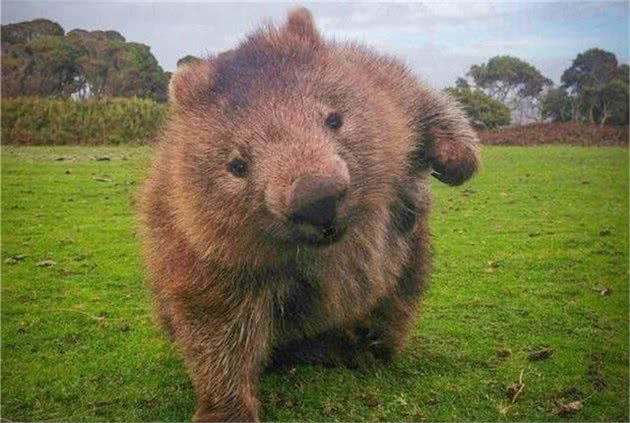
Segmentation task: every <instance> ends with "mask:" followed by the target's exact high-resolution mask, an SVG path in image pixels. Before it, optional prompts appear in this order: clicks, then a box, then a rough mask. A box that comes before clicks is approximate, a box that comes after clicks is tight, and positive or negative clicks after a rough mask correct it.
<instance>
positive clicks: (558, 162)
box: [1, 146, 629, 421]
mask: <svg viewBox="0 0 630 423" xmlns="http://www.w3.org/2000/svg"><path fill="white" fill-rule="evenodd" d="M2 153H3V154H2V260H3V262H2V385H1V393H2V417H3V418H6V419H9V420H65V421H68V420H70V421H97V420H98V421H139V420H142V421H155V420H178V421H182V420H186V419H188V418H190V416H191V414H192V411H193V396H192V395H193V394H192V390H191V387H190V383H189V381H188V379H187V376H186V373H185V371H184V369H183V366H182V363H181V361H180V359H179V356H178V355H177V353H176V352H175V351H174V350H173V349H172V348H171V347H170V346H169V344H168V342H167V341H166V340H165V338H164V337H163V336H162V335H161V334H160V332H159V331H158V330H157V329H156V328H155V326H154V324H153V323H152V320H151V312H150V307H149V302H148V296H147V293H146V291H145V288H144V285H143V281H142V273H141V266H140V261H139V257H138V240H137V239H136V237H135V221H134V218H133V214H132V211H131V210H132V207H131V203H132V198H133V194H134V192H135V191H136V189H137V183H138V181H139V178H140V177H141V174H142V169H143V168H144V167H145V165H146V163H147V160H148V158H149V150H148V149H146V148H142V147H109V148H106V147H100V148H88V147H57V148H46V147H28V148H27V147H24V148H10V147H8V148H7V147H4V148H3V150H2ZM105 155H107V156H109V157H110V158H111V160H110V161H96V160H94V158H95V157H97V156H105ZM60 157H64V158H65V160H63V161H58V160H56V159H59V158H60ZM627 157H628V152H627V150H625V149H620V148H580V147H558V146H554V147H551V146H550V147H537V148H518V147H495V148H485V150H484V152H483V158H484V163H485V166H484V169H483V171H482V172H481V174H480V175H479V176H478V177H477V178H476V179H475V180H474V181H472V182H471V183H470V184H467V185H465V186H463V187H461V188H449V187H446V186H443V185H440V184H439V183H437V182H436V183H435V184H434V192H435V197H436V200H435V210H434V214H433V218H432V230H433V235H434V251H435V272H434V277H433V284H432V287H431V289H430V290H429V292H428V295H427V296H426V297H425V300H424V303H423V307H422V312H421V318H420V319H419V320H418V324H417V326H416V329H415V331H414V333H413V337H412V340H411V343H410V345H409V346H408V348H407V349H406V350H405V351H404V352H403V353H402V354H401V355H400V356H399V357H397V359H396V360H395V362H394V363H393V364H392V365H391V366H388V367H376V368H373V369H370V370H366V371H357V370H348V369H326V368H320V367H309V366H302V367H298V368H297V369H295V370H292V371H288V372H280V373H271V374H265V376H264V377H263V381H262V387H261V394H260V399H261V402H262V404H263V413H262V417H263V418H264V419H266V420H282V421H288V420H292V421H295V420H310V421H322V420H324V421H330V420H335V421H348V420H352V421H362V420H389V421H401V420H434V421H435V420H440V421H460V420H469V421H470V420H476V421H510V420H517V421H523V420H545V421H556V420H572V421H627V420H628V359H629V355H628V283H627V280H628V158H627ZM16 255H26V257H25V258H23V259H22V260H18V261H17V263H15V264H6V263H5V260H7V259H9V258H10V257H13V256H16ZM43 260H53V261H54V262H55V263H56V265H54V266H51V267H40V266H37V263H39V262H41V261H43ZM9 261H11V260H9ZM602 289H609V291H608V295H601V294H600V290H602ZM546 347H548V348H552V349H553V350H554V353H553V355H552V356H551V357H549V358H547V359H546V360H542V361H529V360H528V353H529V352H531V351H535V350H540V349H542V348H546ZM502 348H509V349H510V350H511V351H512V355H511V356H510V357H507V358H499V357H497V355H496V351H497V350H498V349H502ZM521 373H522V374H523V378H522V381H523V383H524V384H525V388H524V390H523V391H522V392H521V393H520V395H519V396H518V397H517V399H516V401H515V402H514V403H513V404H512V403H511V402H510V401H509V400H508V399H507V396H506V389H507V387H508V386H509V385H511V384H513V383H516V382H518V380H519V377H520V374H521ZM575 400H581V401H582V404H583V408H582V409H581V410H579V411H577V412H576V413H575V414H572V415H569V416H566V417H562V416H558V415H557V412H558V409H559V407H560V405H561V404H566V403H568V402H571V401H575Z"/></svg>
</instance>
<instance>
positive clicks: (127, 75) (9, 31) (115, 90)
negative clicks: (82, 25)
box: [2, 19, 170, 101]
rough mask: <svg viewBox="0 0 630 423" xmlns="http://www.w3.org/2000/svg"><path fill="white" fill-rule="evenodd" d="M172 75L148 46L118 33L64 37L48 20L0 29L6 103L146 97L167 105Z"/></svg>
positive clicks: (77, 31)
mask: <svg viewBox="0 0 630 423" xmlns="http://www.w3.org/2000/svg"><path fill="white" fill-rule="evenodd" d="M169 77H170V74H169V73H168V72H164V71H163V70H162V68H161V67H160V65H159V64H158V62H157V60H156V59H155V57H154V56H153V54H152V53H151V49H150V48H149V46H146V45H144V44H139V43H133V42H127V41H126V40H125V38H124V37H123V36H122V35H121V34H119V33H118V32H115V31H91V32H89V31H84V30H81V29H75V30H73V31H70V32H68V33H67V34H65V33H64V30H63V28H62V27H61V26H60V25H59V24H57V23H55V22H51V21H48V20H45V19H38V20H35V21H30V22H21V23H17V24H10V25H4V26H2V94H3V96H4V97H16V96H46V97H49V96H51V97H61V98H67V97H70V96H75V97H81V98H86V97H119V96H122V97H132V96H137V97H146V98H151V99H153V100H156V101H165V100H166V97H167V86H168V79H169Z"/></svg>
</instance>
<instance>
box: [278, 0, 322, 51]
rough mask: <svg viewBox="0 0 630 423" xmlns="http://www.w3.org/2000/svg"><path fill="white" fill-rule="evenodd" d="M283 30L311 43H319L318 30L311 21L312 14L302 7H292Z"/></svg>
mask: <svg viewBox="0 0 630 423" xmlns="http://www.w3.org/2000/svg"><path fill="white" fill-rule="evenodd" d="M284 30H285V31H286V32H287V33H288V34H291V35H293V36H296V37H298V38H301V39H302V40H305V41H308V42H309V43H311V44H319V43H320V37H319V32H318V31H317V28H315V23H313V15H312V14H311V12H310V11H309V10H308V9H306V8H304V7H301V8H298V9H293V10H291V11H290V12H289V16H288V17H287V23H286V25H285V26H284Z"/></svg>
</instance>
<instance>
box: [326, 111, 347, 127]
mask: <svg viewBox="0 0 630 423" xmlns="http://www.w3.org/2000/svg"><path fill="white" fill-rule="evenodd" d="M341 125H343V118H342V117H341V113H337V112H333V113H331V114H329V115H328V117H326V126H327V127H329V128H330V129H339V128H341Z"/></svg>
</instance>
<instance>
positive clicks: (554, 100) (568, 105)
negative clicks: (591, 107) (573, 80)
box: [540, 87, 573, 122]
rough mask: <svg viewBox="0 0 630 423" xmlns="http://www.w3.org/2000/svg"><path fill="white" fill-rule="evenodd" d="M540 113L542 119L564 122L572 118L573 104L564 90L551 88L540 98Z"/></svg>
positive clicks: (562, 88)
mask: <svg viewBox="0 0 630 423" xmlns="http://www.w3.org/2000/svg"><path fill="white" fill-rule="evenodd" d="M540 113H541V115H542V117H543V119H551V120H552V121H554V122H566V121H569V120H571V118H572V117H573V102H572V99H571V97H570V96H569V94H568V93H567V90H566V88H564V87H559V88H552V89H550V90H548V91H547V92H546V93H545V94H544V95H543V96H542V98H541V102H540Z"/></svg>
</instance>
